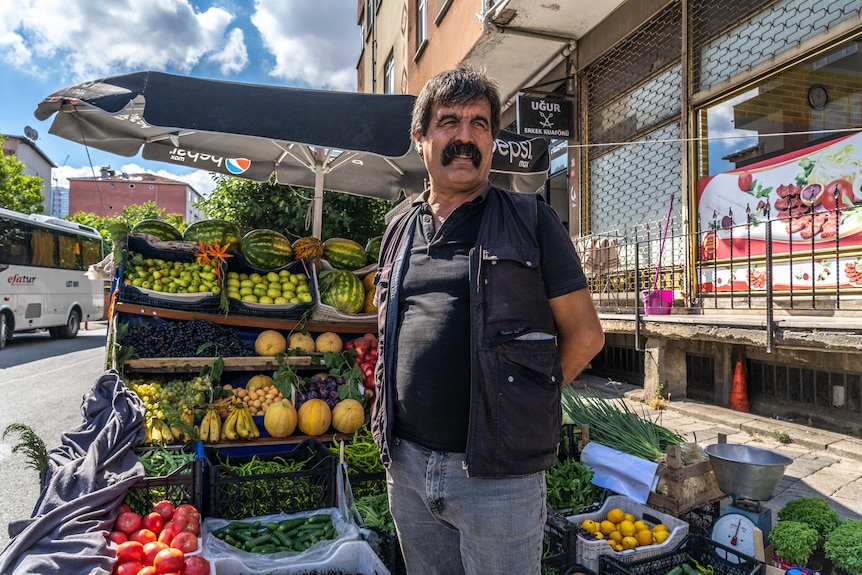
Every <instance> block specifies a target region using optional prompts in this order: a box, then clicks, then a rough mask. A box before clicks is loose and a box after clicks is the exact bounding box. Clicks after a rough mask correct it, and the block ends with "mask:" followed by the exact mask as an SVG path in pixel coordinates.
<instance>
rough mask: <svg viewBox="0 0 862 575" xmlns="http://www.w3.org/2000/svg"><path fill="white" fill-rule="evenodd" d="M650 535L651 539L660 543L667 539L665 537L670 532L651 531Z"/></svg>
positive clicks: (668, 535)
mask: <svg viewBox="0 0 862 575" xmlns="http://www.w3.org/2000/svg"><path fill="white" fill-rule="evenodd" d="M652 536H653V539H655V542H656V544H657V545H661V544H662V543H664V542H665V541H667V538H668V537H670V533H668V532H667V531H653V532H652Z"/></svg>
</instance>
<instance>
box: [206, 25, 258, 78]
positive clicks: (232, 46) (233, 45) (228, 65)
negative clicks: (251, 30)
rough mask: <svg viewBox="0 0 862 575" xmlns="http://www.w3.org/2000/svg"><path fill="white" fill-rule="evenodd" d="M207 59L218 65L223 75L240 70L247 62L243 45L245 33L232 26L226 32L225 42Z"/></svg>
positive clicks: (246, 52) (246, 53)
mask: <svg viewBox="0 0 862 575" xmlns="http://www.w3.org/2000/svg"><path fill="white" fill-rule="evenodd" d="M208 60H209V61H211V62H215V63H216V64H218V65H219V69H220V70H221V73H222V74H224V75H225V76H227V75H229V74H231V73H236V72H241V71H242V69H243V68H245V67H246V65H247V64H248V50H246V47H245V35H244V34H243V31H242V30H240V29H239V28H234V29H233V30H231V31H230V33H228V37H227V44H226V45H225V47H224V48H223V49H222V50H221V51H220V52H217V53H215V54H213V55H212V56H210V57H209V58H208Z"/></svg>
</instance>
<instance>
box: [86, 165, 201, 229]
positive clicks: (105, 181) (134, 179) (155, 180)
mask: <svg viewBox="0 0 862 575" xmlns="http://www.w3.org/2000/svg"><path fill="white" fill-rule="evenodd" d="M200 199H201V195H200V194H199V193H198V192H197V191H196V190H195V189H194V188H193V187H192V186H190V185H188V184H187V183H185V182H180V181H177V180H171V179H169V178H163V177H161V176H156V175H154V174H122V173H120V174H118V173H116V172H115V171H114V170H111V169H110V168H107V167H103V168H102V169H101V176H99V177H98V178H69V213H70V214H75V213H78V212H85V213H93V214H96V215H97V216H104V217H109V218H110V217H114V216H118V215H120V214H122V213H123V208H125V207H126V206H131V205H142V204H144V203H145V202H153V203H155V204H156V205H157V206H158V207H159V208H161V209H163V210H165V212H166V213H168V214H182V215H183V216H184V217H185V219H186V221H187V222H188V223H192V222H196V221H198V220H200V219H201V218H202V213H201V211H200V209H198V208H196V207H194V204H195V203H196V202H197V201H198V200H200Z"/></svg>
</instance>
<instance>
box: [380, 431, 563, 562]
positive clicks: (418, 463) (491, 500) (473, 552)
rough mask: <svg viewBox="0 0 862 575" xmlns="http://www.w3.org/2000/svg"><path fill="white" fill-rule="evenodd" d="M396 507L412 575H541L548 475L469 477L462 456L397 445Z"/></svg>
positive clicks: (392, 491)
mask: <svg viewBox="0 0 862 575" xmlns="http://www.w3.org/2000/svg"><path fill="white" fill-rule="evenodd" d="M391 454H392V461H391V464H390V466H389V469H388V471H387V474H386V480H387V484H388V489H389V506H390V508H391V511H392V518H393V519H394V520H395V526H396V528H397V530H398V539H399V541H400V543H401V550H402V553H403V555H404V563H405V566H406V567H407V573H408V574H409V575H461V574H464V575H480V574H497V573H517V574H518V575H539V573H540V571H541V561H542V541H543V537H544V524H545V520H546V511H547V504H546V488H545V474H544V473H533V474H530V475H522V476H514V477H502V478H487V477H467V473H466V472H465V471H464V469H463V468H462V466H461V462H462V461H463V460H464V454H463V453H447V452H440V451H431V450H429V449H425V448H424V447H422V446H420V445H417V444H415V443H411V442H409V441H405V440H403V439H395V441H393V442H392V452H391Z"/></svg>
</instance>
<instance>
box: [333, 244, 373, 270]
mask: <svg viewBox="0 0 862 575" xmlns="http://www.w3.org/2000/svg"><path fill="white" fill-rule="evenodd" d="M323 259H325V260H326V261H328V262H329V263H330V265H331V266H332V267H334V268H335V269H339V270H349V271H353V270H358V269H359V268H361V267H363V266H364V265H365V264H367V263H368V256H366V255H365V248H363V247H362V246H361V245H359V244H358V243H357V242H354V241H353V240H349V239H347V238H329V239H328V240H326V241H325V242H323Z"/></svg>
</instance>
